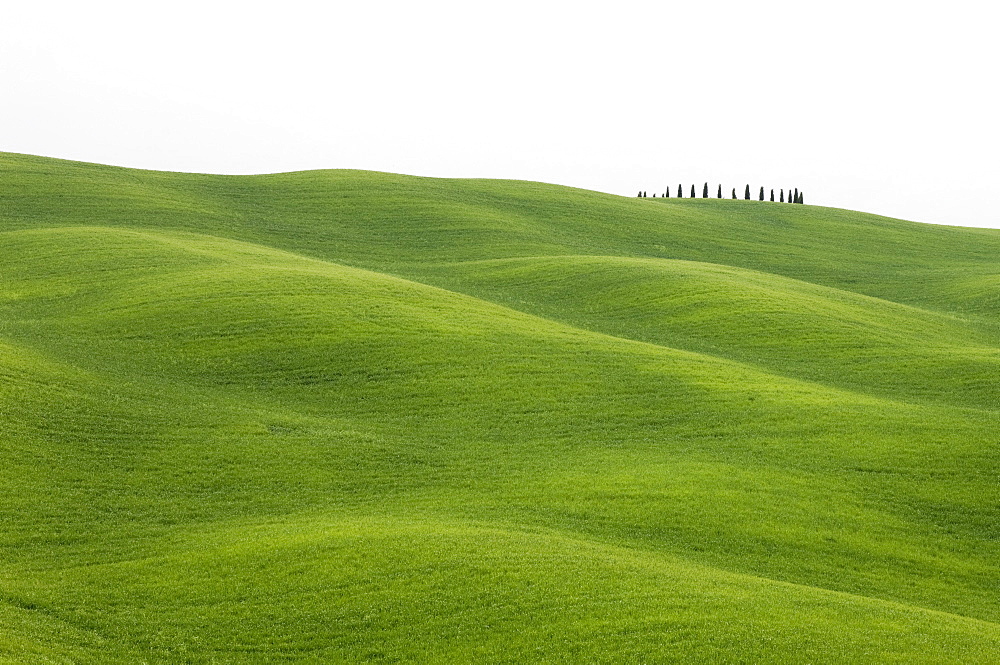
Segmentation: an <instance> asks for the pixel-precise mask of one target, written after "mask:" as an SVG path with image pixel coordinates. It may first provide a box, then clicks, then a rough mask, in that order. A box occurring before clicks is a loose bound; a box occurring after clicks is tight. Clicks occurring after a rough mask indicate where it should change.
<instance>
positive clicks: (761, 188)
mask: <svg viewBox="0 0 1000 665" xmlns="http://www.w3.org/2000/svg"><path fill="white" fill-rule="evenodd" d="M760 200H761V201H763V200H764V185H761V186H760Z"/></svg>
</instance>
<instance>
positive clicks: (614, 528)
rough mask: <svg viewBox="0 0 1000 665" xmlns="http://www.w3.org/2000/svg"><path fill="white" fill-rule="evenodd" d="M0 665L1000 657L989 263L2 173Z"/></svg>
mask: <svg viewBox="0 0 1000 665" xmlns="http://www.w3.org/2000/svg"><path fill="white" fill-rule="evenodd" d="M0 276H2V277H0V425H2V429H0V454H2V459H3V462H4V463H3V464H2V466H0V662H11V663H77V662H79V663H91V662H93V663H99V662H100V663H103V662H112V663H113V662H120V663H140V662H149V663H164V662H170V663H174V662H176V663H216V662H218V663H223V662H234V663H235V662H241V663H242V662H285V661H304V662H342V661H346V662H414V663H427V662H469V663H520V662H544V663H655V662H664V661H681V662H733V663H737V662H747V663H751V662H782V663H788V662H801V663H806V662H864V663H871V662H899V663H914V662H927V663H943V662H956V663H973V662H983V663H989V662H996V661H997V659H998V657H1000V656H998V654H1000V605H998V604H997V598H998V596H1000V573H998V571H1000V543H998V540H1000V520H998V519H997V518H998V512H1000V380H998V379H1000V231H997V230H984V229H966V228H957V227H941V226H932V225H921V224H915V223H911V222H905V221H899V220H893V219H887V218H883V217H877V216H873V215H867V214H862V213H856V212H849V211H844V210H838V209H832V208H822V207H816V206H808V205H804V206H803V205H789V204H777V203H761V202H756V201H742V200H736V201H734V200H715V199H709V200H699V199H693V200H692V199H666V200H664V199H655V200H654V199H638V198H624V197H618V196H612V195H607V194H600V193H597V192H589V191H584V190H577V189H571V188H566V187H559V186H555V185H545V184H539V183H529V182H517V181H490V180H445V179H428V178H417V177H409V176H400V175H390V174H382V173H371V172H361V171H315V172H303V173H287V174H277V175H264V176H212V175H190V174H177V173H160V172H150V171H139V170H131V169H123V168H115V167H106V166H98V165H91V164H82V163H75V162H65V161H59V160H53V159H45V158H39V157H30V156H25V155H14V154H6V153H0Z"/></svg>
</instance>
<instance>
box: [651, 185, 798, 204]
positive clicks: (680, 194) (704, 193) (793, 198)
mask: <svg viewBox="0 0 1000 665" xmlns="http://www.w3.org/2000/svg"><path fill="white" fill-rule="evenodd" d="M639 198H641V199H642V198H646V192H645V191H641V192H639ZM653 198H654V199H655V198H656V193H655V192H654V193H653ZM663 198H665V199H669V198H670V188H669V187H668V188H667V191H665V192H664V193H663ZM677 198H679V199H682V198H684V190H683V188H682V186H681V185H677ZM688 198H692V199H696V198H698V195H697V194H695V189H694V185H691V196H689V197H688ZM701 198H703V199H707V198H708V183H707V182H706V183H705V187H704V188H703V189H702V190H701ZM716 198H718V199H721V198H722V185H719V191H718V193H717V194H716ZM733 198H734V199H735V198H736V188H735V187H733ZM743 198H744V199H746V200H747V201H749V200H750V185H747V186H746V190H745V191H744V192H743ZM759 198H760V200H761V201H763V200H764V188H763V187H761V188H760V196H759ZM771 200H772V201H774V190H773V189H772V190H771ZM778 202H779V203H785V190H784V189H780V190H778ZM788 203H804V201H803V197H802V192H800V191H799V188H798V187H796V188H795V190H794V194H793V191H792V188H791V187H789V188H788Z"/></svg>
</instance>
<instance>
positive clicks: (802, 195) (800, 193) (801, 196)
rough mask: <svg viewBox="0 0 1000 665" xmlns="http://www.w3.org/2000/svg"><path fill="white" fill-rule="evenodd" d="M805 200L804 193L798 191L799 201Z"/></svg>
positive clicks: (803, 201)
mask: <svg viewBox="0 0 1000 665" xmlns="http://www.w3.org/2000/svg"><path fill="white" fill-rule="evenodd" d="M805 202H806V199H805V194H803V193H802V192H799V203H805Z"/></svg>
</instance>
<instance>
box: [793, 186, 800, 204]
mask: <svg viewBox="0 0 1000 665" xmlns="http://www.w3.org/2000/svg"><path fill="white" fill-rule="evenodd" d="M798 202H799V188H798V187H796V188H795V198H794V199H793V200H792V203H798Z"/></svg>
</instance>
